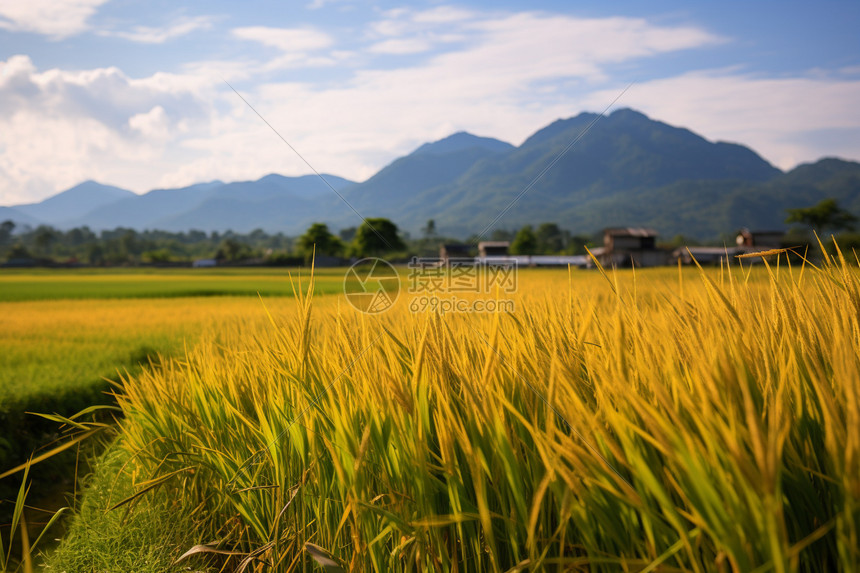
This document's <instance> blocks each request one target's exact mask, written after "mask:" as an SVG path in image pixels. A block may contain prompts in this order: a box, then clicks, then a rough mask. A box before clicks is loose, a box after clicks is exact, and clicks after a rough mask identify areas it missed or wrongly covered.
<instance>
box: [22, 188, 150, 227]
mask: <svg viewBox="0 0 860 573" xmlns="http://www.w3.org/2000/svg"><path fill="white" fill-rule="evenodd" d="M129 197H136V195H135V194H134V193H132V192H131V191H128V190H126V189H120V188H119V187H113V186H111V185H102V184H101V183H97V182H95V181H84V182H83V183H81V184H79V185H75V186H74V187H72V188H71V189H67V190H66V191H63V192H62V193H58V194H56V195H54V196H52V197H49V198H48V199H45V200H44V201H42V202H41V203H33V204H30V205H17V206H16V207H15V209H16V210H18V211H20V212H21V213H24V214H25V215H28V216H30V217H32V218H33V219H35V220H37V221H43V222H46V223H49V224H52V223H53V222H55V221H62V220H65V219H72V218H75V217H80V216H83V215H85V214H87V213H89V212H90V211H92V210H93V209H97V208H99V207H102V206H104V205H109V204H111V203H115V202H117V201H120V200H122V199H127V198H129Z"/></svg>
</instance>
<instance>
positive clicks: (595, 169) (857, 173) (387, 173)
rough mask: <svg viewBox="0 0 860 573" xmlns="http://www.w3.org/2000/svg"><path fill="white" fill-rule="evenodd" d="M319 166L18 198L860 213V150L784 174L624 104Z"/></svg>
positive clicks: (172, 219)
mask: <svg viewBox="0 0 860 573" xmlns="http://www.w3.org/2000/svg"><path fill="white" fill-rule="evenodd" d="M324 178H325V179H326V181H327V182H328V183H329V184H330V185H331V186H332V187H333V188H334V189H335V190H336V192H332V190H331V189H330V188H329V186H328V185H327V184H326V183H324V182H323V181H322V180H320V178H319V177H318V176H316V175H306V176H302V177H284V176H281V175H277V174H271V175H267V176H265V177H263V178H261V179H258V180H256V181H240V182H234V183H223V182H221V181H212V182H209V183H201V184H198V185H192V186H189V187H184V188H181V189H156V190H153V191H150V192H149V193H146V194H144V195H134V194H131V193H130V192H127V191H123V190H117V189H116V188H109V187H107V186H100V185H98V184H96V183H92V182H88V183H85V184H82V185H80V186H78V187H76V188H73V189H70V190H69V191H66V192H64V193H61V194H60V195H58V196H56V197H53V198H51V199H48V200H46V201H44V202H42V203H40V204H37V205H29V206H22V207H26V208H27V210H23V209H22V207H15V208H14V209H15V210H18V209H22V211H21V212H20V215H24V216H30V215H29V213H31V212H33V209H37V210H38V209H41V210H42V211H41V213H43V214H44V213H49V212H50V213H52V216H56V215H57V213H56V210H55V211H54V212H51V211H50V209H48V208H47V207H44V205H46V204H49V206H51V205H54V204H57V203H54V201H55V200H59V199H60V198H64V199H63V200H64V201H65V200H67V199H65V197H75V194H73V193H72V192H73V191H75V190H76V189H78V188H84V189H87V188H91V189H102V190H104V189H108V190H114V192H112V193H106V194H103V195H99V197H102V199H101V201H102V202H101V203H100V204H99V205H98V206H96V207H92V204H93V201H94V200H93V199H92V198H87V197H82V198H81V199H79V201H80V204H77V203H74V202H72V203H73V204H72V205H66V208H65V209H63V212H64V216H65V219H63V220H61V221H59V222H56V223H55V224H57V225H58V226H60V227H61V228H68V227H71V226H80V225H89V226H90V227H91V228H93V229H95V230H99V229H106V228H115V227H117V226H126V227H133V228H137V229H145V228H149V229H164V230H173V231H180V230H188V229H192V228H193V229H200V230H204V231H213V230H218V231H224V230H227V229H232V230H234V231H237V232H248V231H251V230H253V229H256V228H262V229H265V230H267V231H271V232H278V231H281V232H284V233H287V234H292V235H296V234H300V233H302V232H303V231H304V230H305V229H307V227H308V226H309V225H310V224H311V223H313V222H316V221H322V222H325V223H328V224H329V226H330V227H331V228H332V229H333V230H336V229H339V228H345V227H352V226H357V225H358V224H360V223H361V217H360V215H359V214H361V215H363V216H366V217H389V218H391V219H392V220H393V221H394V222H395V223H397V225H398V226H399V227H400V228H401V229H403V230H404V231H408V232H410V233H413V234H417V233H419V232H420V229H421V228H422V227H423V226H424V225H425V224H426V222H427V220H428V219H434V220H435V221H436V227H437V231H438V232H439V233H440V234H442V235H446V236H459V237H467V236H469V235H472V234H476V233H479V232H481V231H483V230H485V229H486V230H487V231H489V230H490V229H493V228H504V229H516V228H519V227H520V226H522V225H524V224H539V223H541V222H555V223H558V224H559V226H561V227H562V228H565V229H568V230H570V231H571V232H573V233H576V234H589V233H593V232H595V231H599V230H600V229H601V228H603V227H608V226H650V227H654V228H655V229H657V230H658V232H660V233H661V235H662V236H663V237H666V238H669V237H671V236H673V235H675V234H679V233H680V234H684V235H686V236H689V237H694V238H703V239H707V238H713V237H717V236H719V235H720V234H722V233H732V232H734V231H736V230H737V228H739V227H750V228H754V229H755V228H758V229H762V228H766V229H782V228H785V224H784V222H783V221H784V219H785V216H786V212H785V210H786V209H787V208H792V207H801V206H807V205H811V204H814V203H816V202H817V201H819V200H820V199H823V198H825V197H834V198H836V199H837V200H838V201H839V203H840V205H842V206H843V207H844V208H847V209H849V210H850V211H852V212H854V213H856V214H860V163H856V162H852V161H845V160H841V159H836V158H825V159H822V160H820V161H817V162H814V163H810V164H805V165H800V166H798V167H797V168H795V169H793V170H791V171H789V172H788V173H782V172H781V171H780V170H779V169H777V168H775V167H774V166H773V165H771V164H770V163H768V162H767V161H765V160H764V159H763V158H762V157H760V156H759V155H758V154H757V153H755V152H754V151H753V150H751V149H749V148H748V147H745V146H743V145H739V144H737V143H726V142H712V141H708V140H707V139H705V138H703V137H701V136H700V135H697V134H696V133H693V132H692V131H690V130H688V129H684V128H682V127H676V126H671V125H668V124H666V123H663V122H660V121H655V120H653V119H650V118H648V117H647V116H645V115H644V114H642V113H639V112H637V111H634V110H630V109H621V110H617V111H615V112H613V113H612V114H610V115H608V116H599V115H597V114H593V113H581V114H579V115H577V116H575V117H571V118H567V119H559V120H557V121H554V122H552V123H551V124H549V125H547V126H545V127H543V128H541V129H539V130H538V131H536V132H535V133H534V134H533V135H531V136H530V137H529V138H527V139H526V140H525V141H524V142H523V143H522V144H521V145H520V146H519V147H514V146H512V145H510V144H508V143H505V142H503V141H499V140H497V139H492V138H488V137H478V136H475V135H472V134H469V133H466V132H458V133H455V134H453V135H451V136H449V137H446V138H444V139H441V140H439V141H435V142H430V143H425V144H424V145H421V146H420V147H418V148H417V149H416V150H415V151H413V152H412V153H410V154H408V155H405V156H403V157H400V158H398V159H396V160H394V161H393V162H391V163H390V164H389V165H387V166H386V167H384V168H383V169H381V170H380V171H379V172H378V173H376V174H375V175H373V176H372V177H371V178H370V179H368V180H366V181H364V182H361V183H354V182H351V181H348V180H346V179H343V178H340V177H336V176H333V175H324ZM95 186H97V187H95ZM76 193H82V192H81V191H80V190H78V191H76ZM84 195H85V194H84ZM84 199H86V200H84ZM8 212H10V213H11V211H8ZM72 213H75V215H74V216H72ZM0 218H2V212H0ZM53 221H56V219H54V220H53Z"/></svg>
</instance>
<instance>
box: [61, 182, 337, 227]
mask: <svg viewBox="0 0 860 573" xmlns="http://www.w3.org/2000/svg"><path fill="white" fill-rule="evenodd" d="M323 177H324V178H325V179H326V181H328V183H329V184H330V185H332V186H333V187H334V188H335V189H337V188H342V187H344V186H347V185H351V184H352V181H349V180H347V179H343V178H342V177H337V176H335V175H323ZM329 195H332V193H331V190H330V189H329V188H328V186H327V185H326V184H325V183H324V182H323V181H322V180H320V178H319V177H318V176H317V175H302V176H299V177H284V176H283V175H278V174H274V173H273V174H270V175H266V176H265V177H262V178H260V179H258V180H256V181H237V182H234V183H224V182H222V181H217V180H216V181H210V182H208V183H198V184H196V185H191V186H188V187H182V188H179V189H154V190H152V191H149V192H148V193H145V194H143V195H133V196H132V197H129V198H126V199H122V200H120V201H116V202H113V203H110V204H107V205H104V206H102V207H99V208H96V209H93V210H91V211H90V212H88V213H86V214H85V215H83V216H80V217H76V218H69V219H65V220H63V221H59V222H58V226H59V227H61V228H71V227H80V226H83V225H87V226H89V227H90V228H91V229H93V230H102V229H113V228H116V227H129V228H134V229H162V230H165V231H185V230H188V229H200V230H203V231H223V230H226V229H232V230H234V231H237V232H248V231H251V230H253V229H256V228H264V229H267V230H278V229H282V228H283V227H284V225H285V221H284V214H289V215H290V216H302V215H303V214H304V213H306V212H310V211H313V210H314V206H315V205H317V204H318V202H319V201H320V198H323V197H325V198H327V197H328V196H329ZM300 205H301V206H302V207H301V208H300ZM308 216H311V215H308Z"/></svg>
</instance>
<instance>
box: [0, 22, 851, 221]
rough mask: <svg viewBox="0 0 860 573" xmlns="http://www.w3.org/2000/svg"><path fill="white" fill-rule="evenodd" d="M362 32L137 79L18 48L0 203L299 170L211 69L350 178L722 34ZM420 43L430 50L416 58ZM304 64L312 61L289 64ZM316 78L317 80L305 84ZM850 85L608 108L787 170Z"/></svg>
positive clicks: (2, 78) (0, 163)
mask: <svg viewBox="0 0 860 573" xmlns="http://www.w3.org/2000/svg"><path fill="white" fill-rule="evenodd" d="M365 31H366V34H364V35H361V34H359V37H360V42H361V43H360V45H359V46H356V45H354V44H350V45H346V46H341V45H337V46H336V42H335V40H334V38H333V37H332V36H330V35H329V34H326V33H324V32H322V31H320V30H317V29H314V28H271V27H248V28H237V29H235V30H233V31H232V33H231V36H232V38H236V39H239V40H245V41H248V42H252V41H253V42H257V43H259V44H261V45H264V46H268V47H270V48H273V49H275V50H276V52H275V54H274V56H273V57H263V56H259V55H254V54H255V53H256V52H258V51H259V50H251V51H249V52H248V53H246V54H242V55H241V56H240V57H237V58H235V59H232V60H224V61H216V60H213V61H209V62H196V63H191V64H186V65H185V67H184V68H181V69H183V71H182V72H181V73H173V74H169V73H157V74H153V75H151V76H147V77H142V78H130V77H128V76H127V75H126V74H125V73H123V71H122V70H121V69H119V68H97V69H90V70H81V71H74V72H73V71H68V70H57V69H50V70H44V71H40V70H38V69H36V67H35V66H34V65H33V63H32V62H31V61H30V59H29V58H28V57H26V56H14V57H11V58H9V60H8V61H6V62H5V63H0V149H2V150H3V153H0V204H10V203H14V202H17V201H20V200H37V199H39V198H42V197H45V196H47V195H49V194H51V193H54V192H56V191H59V190H62V189H64V188H67V187H70V186H71V185H74V184H76V183H78V182H80V181H81V180H83V179H87V178H95V179H97V180H101V181H104V182H106V183H112V184H116V185H120V186H124V187H126V188H130V189H132V190H135V191H144V190H147V189H151V188H154V187H160V186H180V185H187V184H191V183H195V182H199V181H204V180H211V179H215V178H218V179H222V180H239V179H253V178H257V177H259V176H261V175H264V174H266V173H270V172H273V171H276V172H280V173H284V174H287V175H299V174H304V173H308V172H309V169H308V168H307V166H306V165H305V164H304V163H303V162H302V161H301V160H300V159H298V158H297V157H296V156H295V155H294V153H293V152H292V151H291V150H290V149H289V148H287V146H285V145H284V144H283V142H282V141H280V140H279V139H278V137H277V136H276V135H274V134H273V133H272V132H271V131H270V130H269V128H268V127H267V126H266V125H265V124H264V123H263V122H262V121H260V119H259V118H258V117H257V116H256V115H255V114H254V113H253V112H252V111H251V110H250V109H248V107H247V106H246V104H245V103H244V102H242V100H240V99H239V98H238V97H236V95H235V94H234V93H233V92H232V91H231V90H230V89H229V88H227V87H226V86H224V85H223V82H222V81H221V77H220V76H221V75H223V76H224V77H225V78H228V80H229V81H231V83H233V80H236V83H235V84H234V85H235V86H236V87H237V89H239V90H240V91H241V93H242V94H243V96H244V97H245V98H246V99H247V100H248V101H249V102H250V103H251V104H252V105H253V106H254V107H255V108H256V109H257V110H258V111H259V112H260V113H261V114H262V115H263V116H264V117H265V118H266V120H268V121H269V122H270V123H271V124H272V125H273V126H274V127H275V128H276V129H277V130H278V131H279V132H280V133H281V135H283V136H284V138H286V140H287V141H289V142H290V144H291V145H293V146H294V147H295V148H296V149H297V150H298V151H299V152H301V154H302V155H303V156H304V157H305V158H306V159H307V160H308V161H309V162H310V163H311V164H312V165H313V166H314V167H315V168H316V169H317V170H319V171H321V172H327V173H335V174H338V175H341V176H344V177H348V178H352V179H357V180H362V179H365V178H367V177H369V176H370V175H372V174H373V173H374V172H376V171H377V170H378V169H379V168H380V167H382V166H383V165H385V164H386V163H388V162H389V161H391V160H392V159H394V158H395V157H397V156H399V155H401V154H403V153H406V152H409V151H411V150H412V149H414V148H415V147H417V146H418V145H419V144H420V143H423V142H425V141H430V140H435V139H439V138H441V137H445V136H447V135H450V134H451V133H452V132H454V131H457V130H461V129H465V130H468V131H471V132H473V133H477V134H479V135H488V136H493V137H498V138H500V139H505V140H507V141H510V142H512V143H515V144H519V143H520V142H522V141H523V140H524V139H525V138H526V137H527V136H529V135H530V134H531V133H533V132H534V131H535V130H536V129H538V128H539V127H542V126H544V125H546V124H548V123H550V122H551V121H553V120H555V119H557V118H559V117H569V116H572V115H575V114H577V113H579V112H580V111H582V110H584V109H585V110H589V111H599V110H601V109H603V108H604V107H605V106H606V105H607V104H608V103H609V102H610V101H611V100H612V99H613V98H614V97H615V96H616V95H617V94H618V92H619V91H620V89H621V87H623V85H624V84H626V83H627V81H626V79H622V80H620V81H618V80H616V79H614V78H613V76H612V74H613V71H612V70H613V69H615V68H616V67H617V66H618V65H619V64H623V66H625V68H627V67H630V68H632V69H634V70H636V69H637V68H636V66H637V65H638V62H639V61H641V60H645V59H648V58H654V57H657V56H659V55H661V54H669V53H674V52H679V51H683V50H690V49H703V48H707V47H710V46H714V45H716V44H719V43H721V42H724V41H726V40H725V39H723V38H720V37H718V36H715V35H713V34H710V33H708V32H707V31H705V30H702V29H700V28H697V27H694V26H669V25H655V24H651V23H649V22H648V21H646V20H642V19H634V18H600V19H588V18H575V17H570V16H557V15H549V14H538V13H516V14H511V13H500V12H499V13H491V14H480V13H476V12H466V11H462V10H459V11H458V10H457V9H453V8H449V7H445V6H442V7H438V8H434V9H432V10H426V11H414V10H409V9H401V10H398V11H389V12H387V13H385V14H383V15H382V16H381V17H380V19H379V20H378V21H376V22H374V23H373V25H369V26H367V27H366V30H365ZM239 43H240V44H243V43H244V42H239ZM249 45H250V46H252V47H255V46H253V44H249ZM428 46H429V47H430V48H431V49H439V48H440V47H441V48H442V50H441V51H435V52H434V51H423V52H421V51H420V50H422V49H423V50H426V49H427V47H428ZM335 47H337V48H339V49H337V50H335V49H334V48H335ZM394 53H399V54H406V53H413V54H415V53H421V54H423V56H422V60H421V62H420V63H418V64H415V63H412V62H411V61H410V60H412V59H411V58H410V59H406V58H404V62H407V61H408V62H409V64H408V65H407V64H406V63H404V64H402V65H401V67H390V64H388V62H389V59H388V58H386V60H385V62H386V64H388V65H389V67H371V64H372V63H373V62H375V61H377V60H376V58H380V56H379V54H382V55H387V54H394ZM344 63H346V64H348V65H343V64H344ZM309 66H315V67H321V66H328V68H327V69H325V70H312V72H313V74H307V75H303V74H304V72H302V71H297V70H296V68H302V67H304V68H307V67H309ZM336 66H337V67H336ZM359 66H362V67H359ZM286 69H289V73H288V74H286V73H283V74H280V75H278V72H280V71H281V70H286ZM318 72H321V75H325V76H326V77H325V82H324V83H314V82H315V81H316V78H315V76H316V75H317V73H318ZM261 78H264V79H261ZM271 78H279V80H280V81H272V80H271ZM285 78H287V79H288V80H289V81H286V80H285ZM610 78H613V79H611V80H610ZM299 79H304V81H299ZM312 79H313V81H312ZM616 84H618V88H617V89H615V85H616ZM857 84H858V80H857V79H856V78H849V77H846V76H845V75H841V76H834V77H827V76H822V75H820V74H819V75H816V76H810V77H804V78H779V79H768V78H761V77H754V76H751V75H748V74H746V75H745V74H744V73H742V72H741V71H740V70H738V69H732V70H721V71H718V72H715V71H711V72H698V73H688V74H684V75H680V76H677V77H672V78H666V79H662V80H655V81H646V82H642V83H639V84H637V85H635V86H634V87H633V89H631V90H630V92H628V94H627V95H626V96H625V97H624V98H623V100H622V101H621V102H619V105H622V106H629V107H635V108H638V109H641V110H642V111H644V112H646V113H648V114H649V115H651V116H652V117H654V118H655V119H660V120H663V121H666V122H668V123H672V124H676V125H684V126H687V127H690V128H691V129H694V130H696V131H698V132H700V133H702V134H703V135H705V136H706V137H709V138H712V139H727V140H732V141H739V142H742V143H745V144H749V145H751V146H752V147H753V148H755V149H757V150H760V151H761V152H762V153H763V154H764V155H765V156H766V158H768V159H770V160H772V161H775V162H776V163H777V164H779V165H781V166H788V165H789V164H790V163H792V162H796V161H802V160H814V159H816V158H817V157H818V156H819V153H818V151H817V150H819V149H821V148H820V147H814V146H813V144H811V143H809V141H811V140H810V139H809V138H807V134H808V133H810V132H811V131H813V130H819V133H818V138H819V140H820V139H821V138H822V137H824V136H825V135H826V134H824V135H822V133H821V132H820V130H822V129H823V130H827V129H837V128H838V127H840V126H846V125H847V126H849V127H850V126H855V127H856V126H857V125H858V121H860V120H858V119H857V118H858V116H857V114H856V112H854V105H855V104H854V102H856V101H860V91H858V85H857ZM607 86H612V89H609V88H607ZM844 139H846V138H843V140H844ZM833 145H834V147H833V149H834V150H835V151H834V153H835V152H839V151H840V150H841V152H840V153H837V154H842V155H848V156H850V157H860V149H856V148H855V147H851V144H850V141H849V143H844V142H843V144H841V145H842V147H839V146H836V144H835V143H834V144H833ZM46 166H50V169H47V168H46Z"/></svg>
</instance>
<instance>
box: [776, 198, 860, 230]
mask: <svg viewBox="0 0 860 573" xmlns="http://www.w3.org/2000/svg"><path fill="white" fill-rule="evenodd" d="M785 222H786V223H800V224H802V225H808V226H810V227H812V228H813V229H814V230H816V231H818V232H819V233H823V232H824V231H825V230H826V229H831V230H833V231H842V230H846V229H847V230H853V229H854V223H856V222H857V217H855V216H854V215H852V214H851V213H849V212H848V211H846V210H845V209H842V208H841V207H839V205H838V204H837V203H836V200H835V199H824V200H822V201H820V202H819V203H818V204H817V205H812V206H811V207H801V208H798V209H788V218H787V219H786V220H785Z"/></svg>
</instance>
